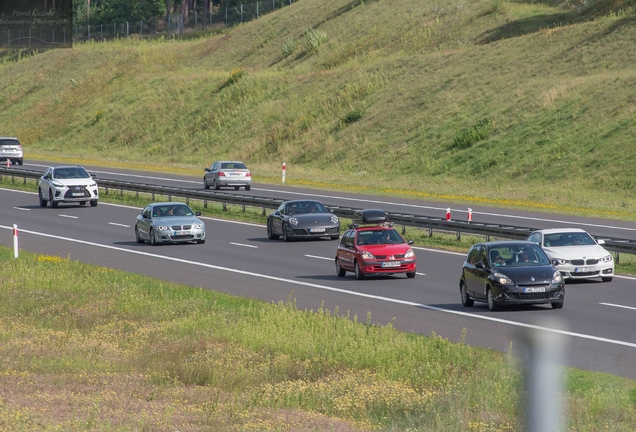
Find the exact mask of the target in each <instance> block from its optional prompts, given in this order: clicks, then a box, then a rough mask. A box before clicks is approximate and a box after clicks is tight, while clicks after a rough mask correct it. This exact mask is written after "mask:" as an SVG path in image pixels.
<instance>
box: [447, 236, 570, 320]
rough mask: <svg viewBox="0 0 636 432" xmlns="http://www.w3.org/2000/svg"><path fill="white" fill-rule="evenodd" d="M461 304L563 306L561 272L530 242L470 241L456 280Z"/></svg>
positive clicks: (563, 288)
mask: <svg viewBox="0 0 636 432" xmlns="http://www.w3.org/2000/svg"><path fill="white" fill-rule="evenodd" d="M459 291H460V294H461V300H462V305H464V306H466V307H471V306H472V305H473V304H474V302H475V301H479V302H486V303H487V304H488V309H490V310H491V311H493V310H496V309H498V308H499V307H500V306H503V305H508V304H541V303H550V304H551V305H552V307H553V308H554V309H560V308H562V307H563V302H564V300H565V284H564V283H563V277H561V273H560V272H559V271H558V270H557V269H556V268H554V266H553V262H552V261H551V260H550V259H549V258H548V256H547V255H546V254H545V252H543V250H542V249H541V248H540V247H539V246H538V245H537V244H536V243H533V242H528V241H500V242H486V243H477V244H475V245H473V246H472V247H471V248H470V250H469V251H468V254H467V255H466V260H465V261H464V265H463V267H462V276H461V279H460V281H459Z"/></svg>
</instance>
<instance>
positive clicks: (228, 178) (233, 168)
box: [203, 161, 252, 191]
mask: <svg viewBox="0 0 636 432" xmlns="http://www.w3.org/2000/svg"><path fill="white" fill-rule="evenodd" d="M205 171H206V172H205V175H204V176H203V187H204V188H206V189H210V187H212V188H213V189H215V190H218V189H219V188H221V187H233V188H234V189H236V190H238V189H239V188H242V187H244V188H245V190H246V191H248V190H250V188H251V187H252V173H251V172H250V170H249V169H247V167H246V166H245V164H244V163H243V162H239V161H217V162H214V163H213V164H212V166H211V167H210V168H206V169H205Z"/></svg>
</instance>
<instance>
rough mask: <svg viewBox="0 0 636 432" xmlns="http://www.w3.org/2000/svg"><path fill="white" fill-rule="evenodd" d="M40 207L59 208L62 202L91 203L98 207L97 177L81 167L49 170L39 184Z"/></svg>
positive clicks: (52, 168)
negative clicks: (49, 204)
mask: <svg viewBox="0 0 636 432" xmlns="http://www.w3.org/2000/svg"><path fill="white" fill-rule="evenodd" d="M38 196H39V199H40V207H46V205H47V203H51V207H57V205H58V204H59V203H61V202H64V203H70V202H75V203H79V205H84V204H86V203H87V202H90V203H91V207H95V206H97V201H98V200H99V191H98V189H97V183H95V175H94V174H93V175H91V174H89V173H88V172H87V171H86V170H85V169H84V168H82V167H81V166H79V165H68V166H59V167H50V168H48V169H47V170H46V171H45V172H44V175H43V176H42V177H40V180H39V182H38Z"/></svg>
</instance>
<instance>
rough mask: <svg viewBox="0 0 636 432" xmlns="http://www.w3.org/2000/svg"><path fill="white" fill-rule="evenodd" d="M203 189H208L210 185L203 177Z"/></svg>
mask: <svg viewBox="0 0 636 432" xmlns="http://www.w3.org/2000/svg"><path fill="white" fill-rule="evenodd" d="M203 189H205V190H208V189H210V185H209V184H208V182H206V181H205V179H203Z"/></svg>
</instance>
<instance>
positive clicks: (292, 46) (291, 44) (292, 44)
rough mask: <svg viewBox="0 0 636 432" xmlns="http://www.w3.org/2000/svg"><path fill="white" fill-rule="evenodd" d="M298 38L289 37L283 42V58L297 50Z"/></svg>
mask: <svg viewBox="0 0 636 432" xmlns="http://www.w3.org/2000/svg"><path fill="white" fill-rule="evenodd" d="M297 45H298V44H297V42H296V39H294V38H293V37H292V36H290V37H288V38H287V39H286V40H285V42H283V58H287V57H289V56H290V55H292V53H293V52H294V51H295V50H296V46H297Z"/></svg>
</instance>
